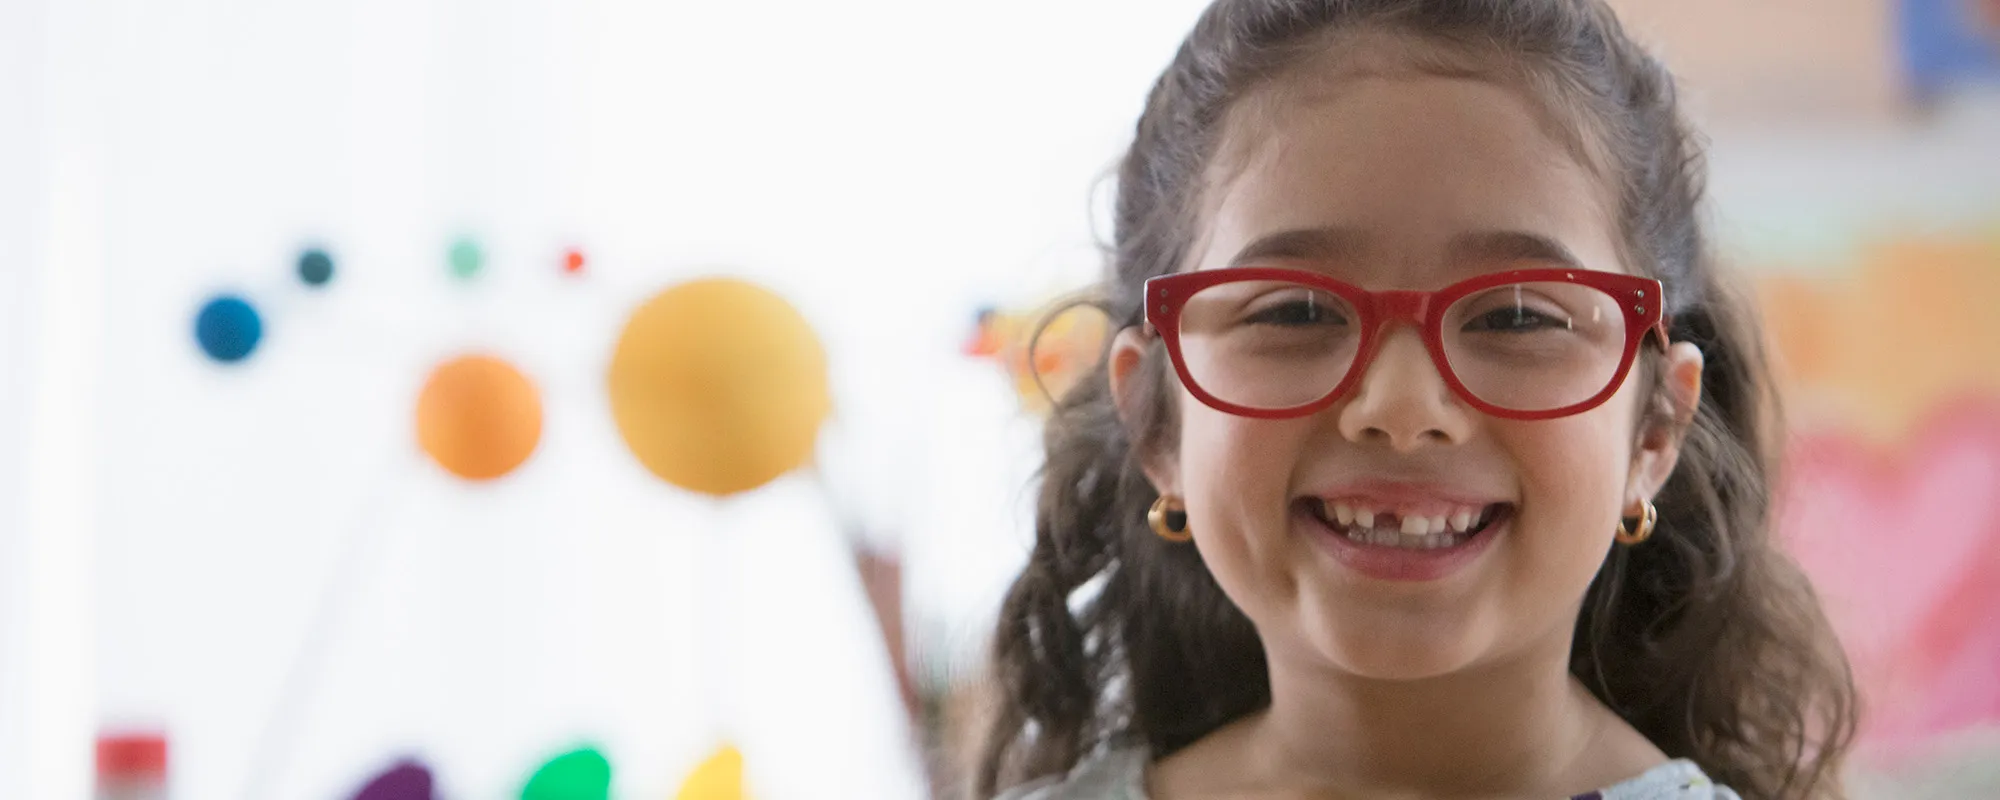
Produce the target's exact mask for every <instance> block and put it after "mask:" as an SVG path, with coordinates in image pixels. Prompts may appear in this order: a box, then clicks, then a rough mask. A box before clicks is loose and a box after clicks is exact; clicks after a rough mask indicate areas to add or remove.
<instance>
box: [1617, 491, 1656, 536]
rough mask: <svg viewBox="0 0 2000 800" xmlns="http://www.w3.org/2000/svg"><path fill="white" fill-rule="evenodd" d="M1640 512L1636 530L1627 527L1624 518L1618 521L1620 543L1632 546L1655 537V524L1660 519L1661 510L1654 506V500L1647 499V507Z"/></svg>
mask: <svg viewBox="0 0 2000 800" xmlns="http://www.w3.org/2000/svg"><path fill="white" fill-rule="evenodd" d="M1639 514H1640V516H1639V529H1638V530H1636V531H1635V530H1630V529H1627V528H1626V527H1625V521H1624V520H1619V521H1618V533H1617V534H1616V536H1617V538H1618V543H1619V544H1622V545H1625V546H1626V547H1631V546H1632V545H1635V544H1638V543H1640V542H1643V541H1646V540H1647V539H1651V538H1653V525H1654V524H1656V523H1658V522H1659V521H1660V510H1659V509H1657V508H1654V507H1653V501H1651V500H1647V501H1646V507H1645V509H1643V510H1642V511H1640V512H1639Z"/></svg>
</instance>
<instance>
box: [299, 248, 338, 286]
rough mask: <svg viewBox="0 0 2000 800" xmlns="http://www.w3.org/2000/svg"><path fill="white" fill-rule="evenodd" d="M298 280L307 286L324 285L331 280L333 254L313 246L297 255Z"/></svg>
mask: <svg viewBox="0 0 2000 800" xmlns="http://www.w3.org/2000/svg"><path fill="white" fill-rule="evenodd" d="M299 280H301V281H305V284H306V285H307V286H325V285H326V282H327V281H330V280H333V256H330V255H327V252H326V251H325V250H320V249H317V248H314V249H312V250H307V251H305V252H304V253H303V254H301V255H300V256H299Z"/></svg>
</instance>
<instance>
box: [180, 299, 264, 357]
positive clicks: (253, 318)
mask: <svg viewBox="0 0 2000 800" xmlns="http://www.w3.org/2000/svg"><path fill="white" fill-rule="evenodd" d="M194 338H195V342H196V343H198V344H200V345H201V351H202V352H203V353H207V354H208V357H209V358H212V359H214V360H215V361H217V362H219V363H223V364H233V363H235V362H238V361H242V360H243V359H245V358H249V357H250V354H251V353H253V352H256V350H257V343H258V342H260V341H262V340H263V338H264V320H263V318H262V317H260V316H259V315H258V314H257V308H256V307H255V306H252V305H250V301H248V300H245V299H243V298H242V297H238V296H236V295H233V294H225V295H218V296H216V297H214V298H211V299H209V301H208V302H207V303H204V304H202V307H201V313H200V314H198V315H196V317H195V320H194Z"/></svg>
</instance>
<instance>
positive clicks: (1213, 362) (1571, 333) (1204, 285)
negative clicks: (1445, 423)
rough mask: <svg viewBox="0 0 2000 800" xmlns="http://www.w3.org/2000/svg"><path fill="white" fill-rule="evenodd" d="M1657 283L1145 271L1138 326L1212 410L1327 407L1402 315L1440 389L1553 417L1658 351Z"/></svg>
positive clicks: (1504, 275)
mask: <svg viewBox="0 0 2000 800" xmlns="http://www.w3.org/2000/svg"><path fill="white" fill-rule="evenodd" d="M1660 290H1661V287H1660V282H1659V281H1657V280H1653V279H1651V278H1641V277H1638V276H1634V275H1625V274H1621V273H1615V272H1597V271H1593V270H1581V269H1529V270H1514V271H1509V272H1497V273H1493V274H1489V275H1480V276H1478V277H1475V278H1471V279H1468V280H1464V281H1460V282H1458V283H1454V284H1452V285H1450V286H1447V287H1445V288H1443V289H1440V290H1438V291H1435V292H1415V291H1384V292H1371V291H1368V290H1366V289H1362V288H1360V287H1358V286H1353V285H1350V284H1346V283H1342V282H1340V281H1337V280H1334V279H1333V278H1331V277H1328V276H1327V275H1325V274H1323V273H1319V272H1313V271H1310V270H1303V269H1285V268H1277V267H1236V268H1229V269H1213V270H1202V271H1198V272H1184V273H1179V274H1175V275H1166V276H1162V277H1158V278H1153V279H1151V280H1148V281H1146V322H1147V325H1148V328H1149V332H1157V333H1158V334H1159V336H1160V338H1161V340H1163V341H1164V342H1165V343H1166V345H1167V353H1168V355H1169V356H1170V357H1171V358H1172V359H1173V363H1174V371H1175V372H1176V373H1178V374H1179V375H1180V379H1181V383H1182V384H1184V385H1186V386H1187V388H1188V391H1189V392H1191V393H1193V394H1194V396H1195V397H1196V398H1197V399H1199V400H1201V401H1202V402H1203V403H1206V404H1207V405H1209V406H1210V407H1212V408H1214V409H1216V410H1218V411H1223V412H1226V413H1230V414H1237V415H1240V416H1245V417H1258V418H1263V419H1281V418H1285V417H1297V416H1304V415H1306V414H1311V413H1314V412H1317V411H1319V410H1321V409H1324V408H1326V407H1327V406H1329V405H1332V404H1333V403H1334V402H1335V401H1336V400H1338V399H1340V398H1341V397H1342V396H1344V395H1345V394H1346V393H1347V392H1348V391H1349V390H1351V389H1352V388H1353V387H1354V384H1355V383H1356V382H1357V381H1359V380H1360V378H1361V376H1362V375H1364V374H1366V373H1367V371H1368V364H1369V362H1370V361H1371V360H1373V358H1374V356H1375V353H1376V350H1377V349H1378V348H1379V346H1380V343H1381V341H1382V336H1383V333H1384V332H1385V331H1386V330H1387V329H1388V326H1389V325H1391V324H1393V323H1397V322H1408V323H1410V324H1412V325H1415V326H1417V328H1418V330H1419V331H1421V332H1422V334H1423V340H1424V348H1425V349H1426V350H1428V351H1429V352H1430V356H1431V363H1433V364H1435V365H1436V366H1437V370H1438V374H1439V375H1440V376H1443V378H1444V382H1445V384H1446V385H1448V386H1450V387H1451V390H1452V391H1453V392H1455V393H1456V394H1457V395H1458V396H1459V397H1461V398H1463V399H1464V400H1465V402H1466V403H1468V404H1470V405H1471V406H1473V407H1474V408H1477V409H1479V410H1480V411H1482V412H1485V413H1487V414H1490V415H1493V416H1496V417H1505V418H1508V419H1524V420H1532V419H1550V418H1553V417H1561V416H1567V415H1570V414H1577V413H1581V412H1583V411H1587V410H1590V409H1592V408H1595V407H1597V406H1598V405H1600V404H1602V403H1603V402H1604V401H1605V400H1607V399H1609V398H1610V397H1611V395H1612V394H1614V393H1616V392H1617V390H1618V385H1619V383H1620V382H1621V381H1623V380H1624V379H1625V375H1626V373H1627V372H1628V371H1630V370H1631V368H1632V361H1633V360H1634V359H1635V358H1636V357H1637V355H1638V352H1639V344H1640V342H1642V341H1645V340H1647V339H1648V336H1647V334H1652V336H1651V337H1650V338H1651V339H1652V340H1653V341H1654V342H1655V343H1656V344H1658V345H1659V347H1660V348H1661V349H1663V350H1664V349H1665V348H1666V345H1667V323H1666V318H1665V315H1664V314H1662V312H1661V309H1660V300H1661V297H1660Z"/></svg>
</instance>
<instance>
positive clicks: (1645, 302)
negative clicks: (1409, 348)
mask: <svg viewBox="0 0 2000 800" xmlns="http://www.w3.org/2000/svg"><path fill="white" fill-rule="evenodd" d="M1243 281H1283V282H1287V283H1295V284H1301V285H1304V286H1308V287H1312V288H1316V289H1324V290H1326V291H1328V292H1330V293H1332V294H1334V295H1337V296H1339V297H1340V298H1341V299H1343V300H1346V301H1347V302H1348V303H1349V304H1351V305H1353V306H1354V309H1355V312H1356V314H1358V315H1359V316H1360V318H1361V320H1360V321H1361V341H1360V343H1359V344H1358V345H1357V347H1356V351H1355V357H1354V363H1353V364H1352V365H1350V366H1349V367H1348V368H1347V374H1346V375H1345V376H1343V377H1342V378H1341V380H1340V383H1339V384H1338V385H1336V386H1334V387H1333V388H1332V389H1331V390H1329V391H1328V392H1327V393H1326V394H1325V395H1323V396H1321V397H1320V398H1319V399H1317V400H1313V401H1311V402H1308V403H1303V404H1300V405H1296V406H1291V407H1288V408H1277V409H1264V408H1253V407H1250V406H1242V405H1237V404H1235V403H1231V402H1229V401H1227V400H1223V399H1222V398H1219V397H1216V396H1215V395H1214V394H1211V393H1209V391H1208V390H1206V389H1203V388H1202V386H1201V384H1200V382H1198V381H1196V380H1195V379H1194V375H1193V374H1192V373H1191V372H1190V371H1189V370H1188V367H1187V362H1186V360H1185V359H1183V358H1182V356H1181V341H1180V334H1181V331H1180V317H1181V312H1182V310H1183V308H1184V306H1185V305H1186V303H1187V301H1188V299H1189V298H1191V297H1193V296H1194V295H1195V294H1196V293H1198V292H1200V291H1202V290H1204V289H1208V288H1211V287H1215V286H1220V285H1223V284H1227V283H1238V282H1243ZM1530 282H1533V283H1568V284H1575V285H1579V286H1588V287H1591V288H1594V289H1597V290H1599V291H1602V292H1604V293H1606V294H1608V295H1610V296H1611V298H1612V299H1613V300H1616V301H1617V302H1618V307H1619V309H1620V310H1621V311H1622V312H1624V315H1625V346H1624V354H1623V355H1622V356H1621V357H1620V359H1619V361H1618V369H1617V370H1616V371H1615V372H1613V373H1612V376H1611V380H1610V381H1609V382H1607V383H1606V384H1605V386H1604V388H1603V389H1602V390H1600V391H1599V392H1598V393H1597V394H1596V395H1593V396H1591V397H1590V398H1588V399H1585V400H1582V401H1579V402H1576V403H1572V404H1570V405H1567V406H1562V407H1560V408H1553V409H1548V410H1545V411H1516V410H1513V409H1507V408H1502V407H1500V406H1496V405H1494V404H1492V403H1488V402H1486V401H1484V400H1481V399H1479V397H1478V396H1477V395H1474V394H1473V393H1472V391H1471V390H1470V389H1467V388H1466V387H1465V384H1464V383H1462V382H1460V381H1459V379H1458V374H1457V373H1456V372H1455V371H1453V369H1452V367H1451V360H1450V359H1449V358H1447V357H1446V356H1445V353H1444V312H1445V310H1446V309H1449V308H1451V306H1452V304H1454V303H1456V302H1458V301H1459V300H1463V299H1465V297H1466V296H1467V295H1470V294H1472V293H1474V292H1479V291H1484V290H1487V289H1492V288H1494V287H1498V286H1505V285H1508V284H1512V283H1530ZM1663 292H1664V287H1663V286H1662V285H1661V284H1660V282H1659V281H1658V280H1657V279H1654V278H1646V277H1641V276H1638V275H1627V274H1624V273H1620V272H1603V271H1600V270H1588V269H1519V270H1507V271H1503V272H1493V273H1487V274H1484V275H1477V276H1474V277H1471V278H1467V279H1465V280H1462V281H1459V282H1457V283H1454V284H1451V285H1450V286H1446V287H1444V288H1442V289H1438V290H1436V291H1431V292H1423V291H1411V290H1400V289H1398V290H1385V291H1379V292H1377V291H1369V290H1367V289H1363V288H1361V287H1359V286H1355V285H1353V284H1350V283H1345V282H1342V281H1339V280H1336V279H1335V278H1333V277H1332V276H1330V275H1327V274H1326V273H1324V272H1318V271H1314V270H1308V269H1296V268H1289V267H1259V266H1245V267H1229V268H1225V269H1207V270H1197V271H1194V272H1181V273H1175V274H1172V275H1161V276H1157V277H1153V278H1149V279H1147V280H1146V291H1145V297H1146V306H1145V313H1144V319H1145V325H1143V326H1142V333H1143V334H1144V335H1146V336H1148V337H1152V336H1157V337H1159V339H1160V341H1161V342H1162V343H1164V344H1165V345H1166V347H1167V355H1168V358H1169V360H1171V361H1172V362H1173V365H1174V372H1175V373H1176V374H1178V375H1179V376H1180V380H1181V385H1183V386H1185V387H1187V390H1188V392H1189V393H1190V394H1193V395H1194V397H1195V399H1197V400H1200V401H1201V402H1202V403H1203V404H1205V405H1207V406H1208V407H1210V408H1213V409H1215V410H1217V411H1221V412H1223V413H1226V414H1234V415H1237V416H1241V417H1251V418H1255V419H1289V418H1293V417H1303V416H1306V415H1308V414H1313V413H1317V412H1319V411H1322V410H1324V409H1326V408H1327V407H1328V406H1331V405H1333V404H1334V403H1336V402H1339V400H1340V398H1341V397H1343V396H1345V395H1346V394H1347V393H1348V392H1349V391H1350V390H1352V389H1353V388H1354V384H1355V383H1356V382H1358V381H1360V380H1361V379H1362V377H1364V376H1366V375H1367V374H1368V367H1369V366H1370V365H1371V364H1373V363H1374V361H1375V356H1376V354H1377V352H1378V351H1379V350H1380V347H1379V345H1380V342H1381V341H1382V339H1383V338H1384V337H1383V332H1384V331H1385V330H1387V329H1388V327H1389V326H1390V325H1391V324H1393V323H1397V322H1404V323H1408V324H1411V325H1414V326H1416V328H1417V330H1418V332H1419V333H1420V334H1421V336H1422V338H1423V342H1424V350H1425V351H1426V352H1428V353H1429V355H1430V358H1431V366H1433V367H1435V368H1436V369H1437V372H1438V377H1440V378H1443V379H1444V382H1445V385H1446V386H1449V387H1451V390H1452V393H1453V394H1455V395H1457V396H1458V397H1459V399H1461V400H1464V401H1465V402H1466V404H1468V405H1470V406H1472V407H1473V408H1476V409H1478V410H1479V411H1481V412H1482V413H1485V414H1488V415H1490V416H1494V417H1500V418H1502V419H1515V420H1543V419H1555V418H1558V417H1567V416H1571V415H1574V414H1581V413H1583V412H1585V411H1589V410H1590V409H1593V408H1596V407H1598V406H1600V405H1603V404H1604V402H1605V401H1606V400H1609V399H1611V396H1612V395H1614V394H1617V393H1618V387H1619V386H1621V385H1623V384H1624V382H1625V378H1626V376H1627V375H1628V374H1629V373H1630V372H1631V369H1632V363H1633V362H1634V361H1636V360H1637V359H1638V354H1639V346H1640V344H1641V343H1643V342H1647V341H1651V342H1654V343H1655V344H1657V345H1658V346H1659V348H1660V350H1661V351H1663V352H1664V351H1665V350H1666V349H1667V345H1668V342H1669V339H1668V338H1667V328H1668V319H1667V316H1666V313H1665V311H1664V309H1662V308H1661V301H1662V300H1663V299H1664V297H1663ZM1648 334H1651V336H1650V337H1649V336H1648Z"/></svg>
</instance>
